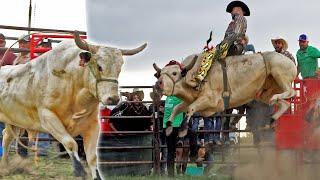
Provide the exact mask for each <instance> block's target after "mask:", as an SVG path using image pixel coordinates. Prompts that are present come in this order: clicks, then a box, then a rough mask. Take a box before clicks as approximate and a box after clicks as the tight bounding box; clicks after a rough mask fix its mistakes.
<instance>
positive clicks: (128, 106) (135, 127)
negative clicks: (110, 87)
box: [110, 89, 152, 131]
mask: <svg viewBox="0 0 320 180" xmlns="http://www.w3.org/2000/svg"><path fill="white" fill-rule="evenodd" d="M126 94H127V98H128V100H129V101H134V102H131V103H129V102H126V101H124V102H121V103H120V104H119V105H117V106H116V107H115V108H114V109H113V110H112V111H111V116H150V115H151V114H150V112H149V111H148V109H147V107H146V106H145V105H143V104H142V102H141V101H142V100H143V98H144V93H143V91H140V90H138V89H134V90H133V92H132V93H126ZM151 126H152V122H151V119H146V118H137V119H130V118H121V117H119V118H112V119H110V127H111V129H112V130H113V131H145V130H151Z"/></svg>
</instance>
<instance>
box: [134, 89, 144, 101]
mask: <svg viewBox="0 0 320 180" xmlns="http://www.w3.org/2000/svg"><path fill="white" fill-rule="evenodd" d="M131 94H132V96H134V95H137V96H139V97H140V99H141V101H142V100H143V99H144V92H143V91H142V90H140V89H139V88H133V90H132V93H131Z"/></svg>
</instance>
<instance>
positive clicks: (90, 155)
mask: <svg viewBox="0 0 320 180" xmlns="http://www.w3.org/2000/svg"><path fill="white" fill-rule="evenodd" d="M94 114H95V113H94ZM88 121H90V125H89V127H88V128H87V129H86V130H85V131H84V132H82V133H81V136H82V137H83V144H84V150H85V152H86V158H87V162H88V165H89V168H90V170H91V175H92V179H94V180H100V179H101V177H100V174H99V171H98V167H97V142H98V137H99V132H100V131H99V123H98V119H97V117H96V116H94V117H91V118H90V119H88Z"/></svg>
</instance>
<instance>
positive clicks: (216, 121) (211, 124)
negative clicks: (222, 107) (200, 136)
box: [203, 117, 221, 142]
mask: <svg viewBox="0 0 320 180" xmlns="http://www.w3.org/2000/svg"><path fill="white" fill-rule="evenodd" d="M203 120H204V130H221V117H206V118H203ZM218 140H220V132H215V133H206V134H205V135H204V141H205V142H209V141H218Z"/></svg>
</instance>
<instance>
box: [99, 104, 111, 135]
mask: <svg viewBox="0 0 320 180" xmlns="http://www.w3.org/2000/svg"><path fill="white" fill-rule="evenodd" d="M110 114H111V110H110V109H108V108H101V109H100V116H110ZM100 125H101V131H105V132H109V131H112V129H111V127H110V119H109V118H102V117H101V119H100Z"/></svg>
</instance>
